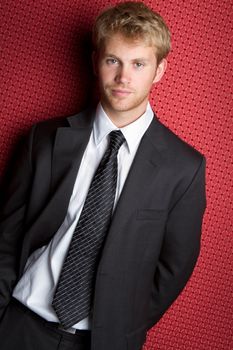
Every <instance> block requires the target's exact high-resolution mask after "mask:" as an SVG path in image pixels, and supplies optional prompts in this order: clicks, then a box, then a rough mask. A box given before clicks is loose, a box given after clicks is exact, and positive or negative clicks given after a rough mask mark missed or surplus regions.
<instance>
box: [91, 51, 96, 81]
mask: <svg viewBox="0 0 233 350" xmlns="http://www.w3.org/2000/svg"><path fill="white" fill-rule="evenodd" d="M91 59H92V68H93V72H94V75H95V76H97V75H98V69H97V67H98V53H97V52H96V51H93V52H92V55H91Z"/></svg>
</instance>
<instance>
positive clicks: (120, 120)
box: [101, 101, 148, 128]
mask: <svg viewBox="0 0 233 350" xmlns="http://www.w3.org/2000/svg"><path fill="white" fill-rule="evenodd" d="M147 103H148V101H146V102H145V103H144V104H143V105H140V106H137V107H135V108H132V109H129V110H124V111H117V110H113V109H111V108H109V107H108V106H107V105H106V104H105V103H103V102H102V101H101V105H102V107H103V109H104V111H105V113H106V114H107V116H108V117H109V119H110V120H111V121H112V122H113V124H114V125H116V126H117V127H118V128H123V127H124V126H126V125H129V124H131V123H133V122H134V121H136V120H137V119H138V118H140V117H141V116H142V115H143V114H144V113H145V112H146V108H147Z"/></svg>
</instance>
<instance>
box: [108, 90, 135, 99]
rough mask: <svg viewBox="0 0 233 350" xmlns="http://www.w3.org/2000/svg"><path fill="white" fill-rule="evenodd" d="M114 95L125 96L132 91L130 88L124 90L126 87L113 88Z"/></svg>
mask: <svg viewBox="0 0 233 350" xmlns="http://www.w3.org/2000/svg"><path fill="white" fill-rule="evenodd" d="M111 91H112V95H113V96H118V97H125V96H128V95H130V94H131V93H132V91H130V90H124V89H112V90H111Z"/></svg>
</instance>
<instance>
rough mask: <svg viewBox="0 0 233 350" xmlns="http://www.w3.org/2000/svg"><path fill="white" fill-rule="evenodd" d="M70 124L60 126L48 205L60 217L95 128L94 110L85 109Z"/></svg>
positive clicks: (53, 155)
mask: <svg viewBox="0 0 233 350" xmlns="http://www.w3.org/2000/svg"><path fill="white" fill-rule="evenodd" d="M67 120H68V123H69V124H70V127H62V128H58V129H57V133H56V137H55V142H54V149H53V154H52V172H51V198H50V202H49V203H48V206H49V207H50V209H51V210H52V211H54V208H55V211H56V218H63V217H64V216H65V214H66V211H67V208H68V205H69V199H70V196H71V194H72V190H73V186H74V182H75V180H76V176H77V173H78V169H79V166H80V163H81V160H82V156H83V153H84V151H85V148H86V146H87V143H88V141H89V138H90V134H91V131H92V124H93V123H92V122H93V113H92V112H88V111H87V112H82V113H80V114H78V115H75V116H72V117H70V118H68V119H67Z"/></svg>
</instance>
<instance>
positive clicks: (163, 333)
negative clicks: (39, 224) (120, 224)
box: [0, 0, 233, 350]
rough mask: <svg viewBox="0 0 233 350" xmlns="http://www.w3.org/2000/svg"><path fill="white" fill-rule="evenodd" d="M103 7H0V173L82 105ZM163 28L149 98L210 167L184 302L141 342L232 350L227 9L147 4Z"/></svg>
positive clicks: (77, 1) (78, 1) (99, 3)
mask: <svg viewBox="0 0 233 350" xmlns="http://www.w3.org/2000/svg"><path fill="white" fill-rule="evenodd" d="M114 3H116V1H110V0H109V1H103V0H93V1H88V2H87V1H86V0H50V1H48V0H47V1H46V0H38V1H32V0H31V1H30V0H18V1H13V0H8V1H5V2H2V4H1V20H0V25H1V48H2V49H3V51H2V53H3V60H2V61H1V65H2V67H3V70H2V75H1V79H0V82H1V89H0V95H1V108H0V113H1V127H0V147H1V152H0V168H1V172H2V174H3V172H4V169H5V168H6V165H7V162H8V160H9V158H10V156H11V154H12V151H13V149H14V147H15V145H16V144H17V141H18V139H19V138H20V137H21V135H23V134H25V133H26V132H27V130H28V129H29V127H30V126H31V125H32V124H33V123H35V122H38V121H40V120H42V119H48V118H53V117H56V116H61V115H64V116H67V115H69V114H72V113H75V112H77V111H79V110H80V109H81V108H83V107H84V106H86V105H87V104H88V101H89V99H88V94H90V91H91V86H92V85H93V81H94V77H93V75H92V73H91V68H90V64H91V60H90V56H89V55H90V52H91V48H90V28H91V23H92V21H93V18H94V16H95V15H96V14H97V13H98V11H99V10H100V9H101V8H102V7H103V6H106V5H108V4H114ZM145 3H146V4H148V5H150V6H151V7H152V8H153V9H155V10H157V11H158V12H160V13H161V14H162V16H163V17H164V18H165V19H166V21H167V23H168V25H169V27H170V29H171V31H172V33H173V40H172V43H173V44H172V45H173V49H172V52H171V54H170V55H169V58H168V69H167V72H166V74H165V77H164V78H163V80H162V82H160V83H159V84H158V85H157V86H156V87H155V88H154V89H153V91H152V96H151V97H152V98H151V103H152V106H153V108H154V110H155V111H156V112H157V114H158V116H159V119H160V120H161V121H162V122H163V123H165V124H166V125H167V126H169V127H170V128H171V129H172V130H173V131H174V132H175V133H176V134H177V135H179V136H180V137H181V138H183V139H184V140H185V141H187V142H188V143H190V144H191V145H193V146H194V147H195V148H196V149H198V150H199V151H201V152H202V153H203V154H205V156H206V158H207V176H206V182H207V204H208V206H207V210H206V213H205V218H204V224H203V234H202V249H201V254H200V257H199V260H198V263H197V266H196V268H195V271H194V273H193V275H192V277H191V279H190V281H189V282H188V284H187V286H186V287H185V289H184V291H183V292H182V294H181V295H180V296H179V298H178V299H177V300H176V302H175V303H174V304H173V306H172V307H171V308H170V309H169V311H168V312H167V313H166V314H165V315H164V317H163V318H162V320H161V321H160V322H159V323H158V324H157V325H156V326H155V327H154V328H153V329H151V330H150V331H149V332H148V337H147V342H146V345H145V347H144V350H167V349H175V350H191V349H192V350H193V349H194V350H231V349H233V342H232V324H231V322H232V308H233V307H232V306H233V303H232V298H231V296H232V287H231V285H232V254H231V250H232V221H231V219H232V183H231V179H232V163H231V160H230V158H231V154H232V133H231V131H232V127H233V126H232V101H231V93H232V87H231V86H232V67H231V61H232V21H231V20H232V17H233V11H232V1H230V0H221V1H217V0H206V1H198V0H197V1H182V0H180V1H178V0H172V1H169V0H166V1H164V0H158V1H153V0H152V1H145ZM109 350H111V349H109Z"/></svg>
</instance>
